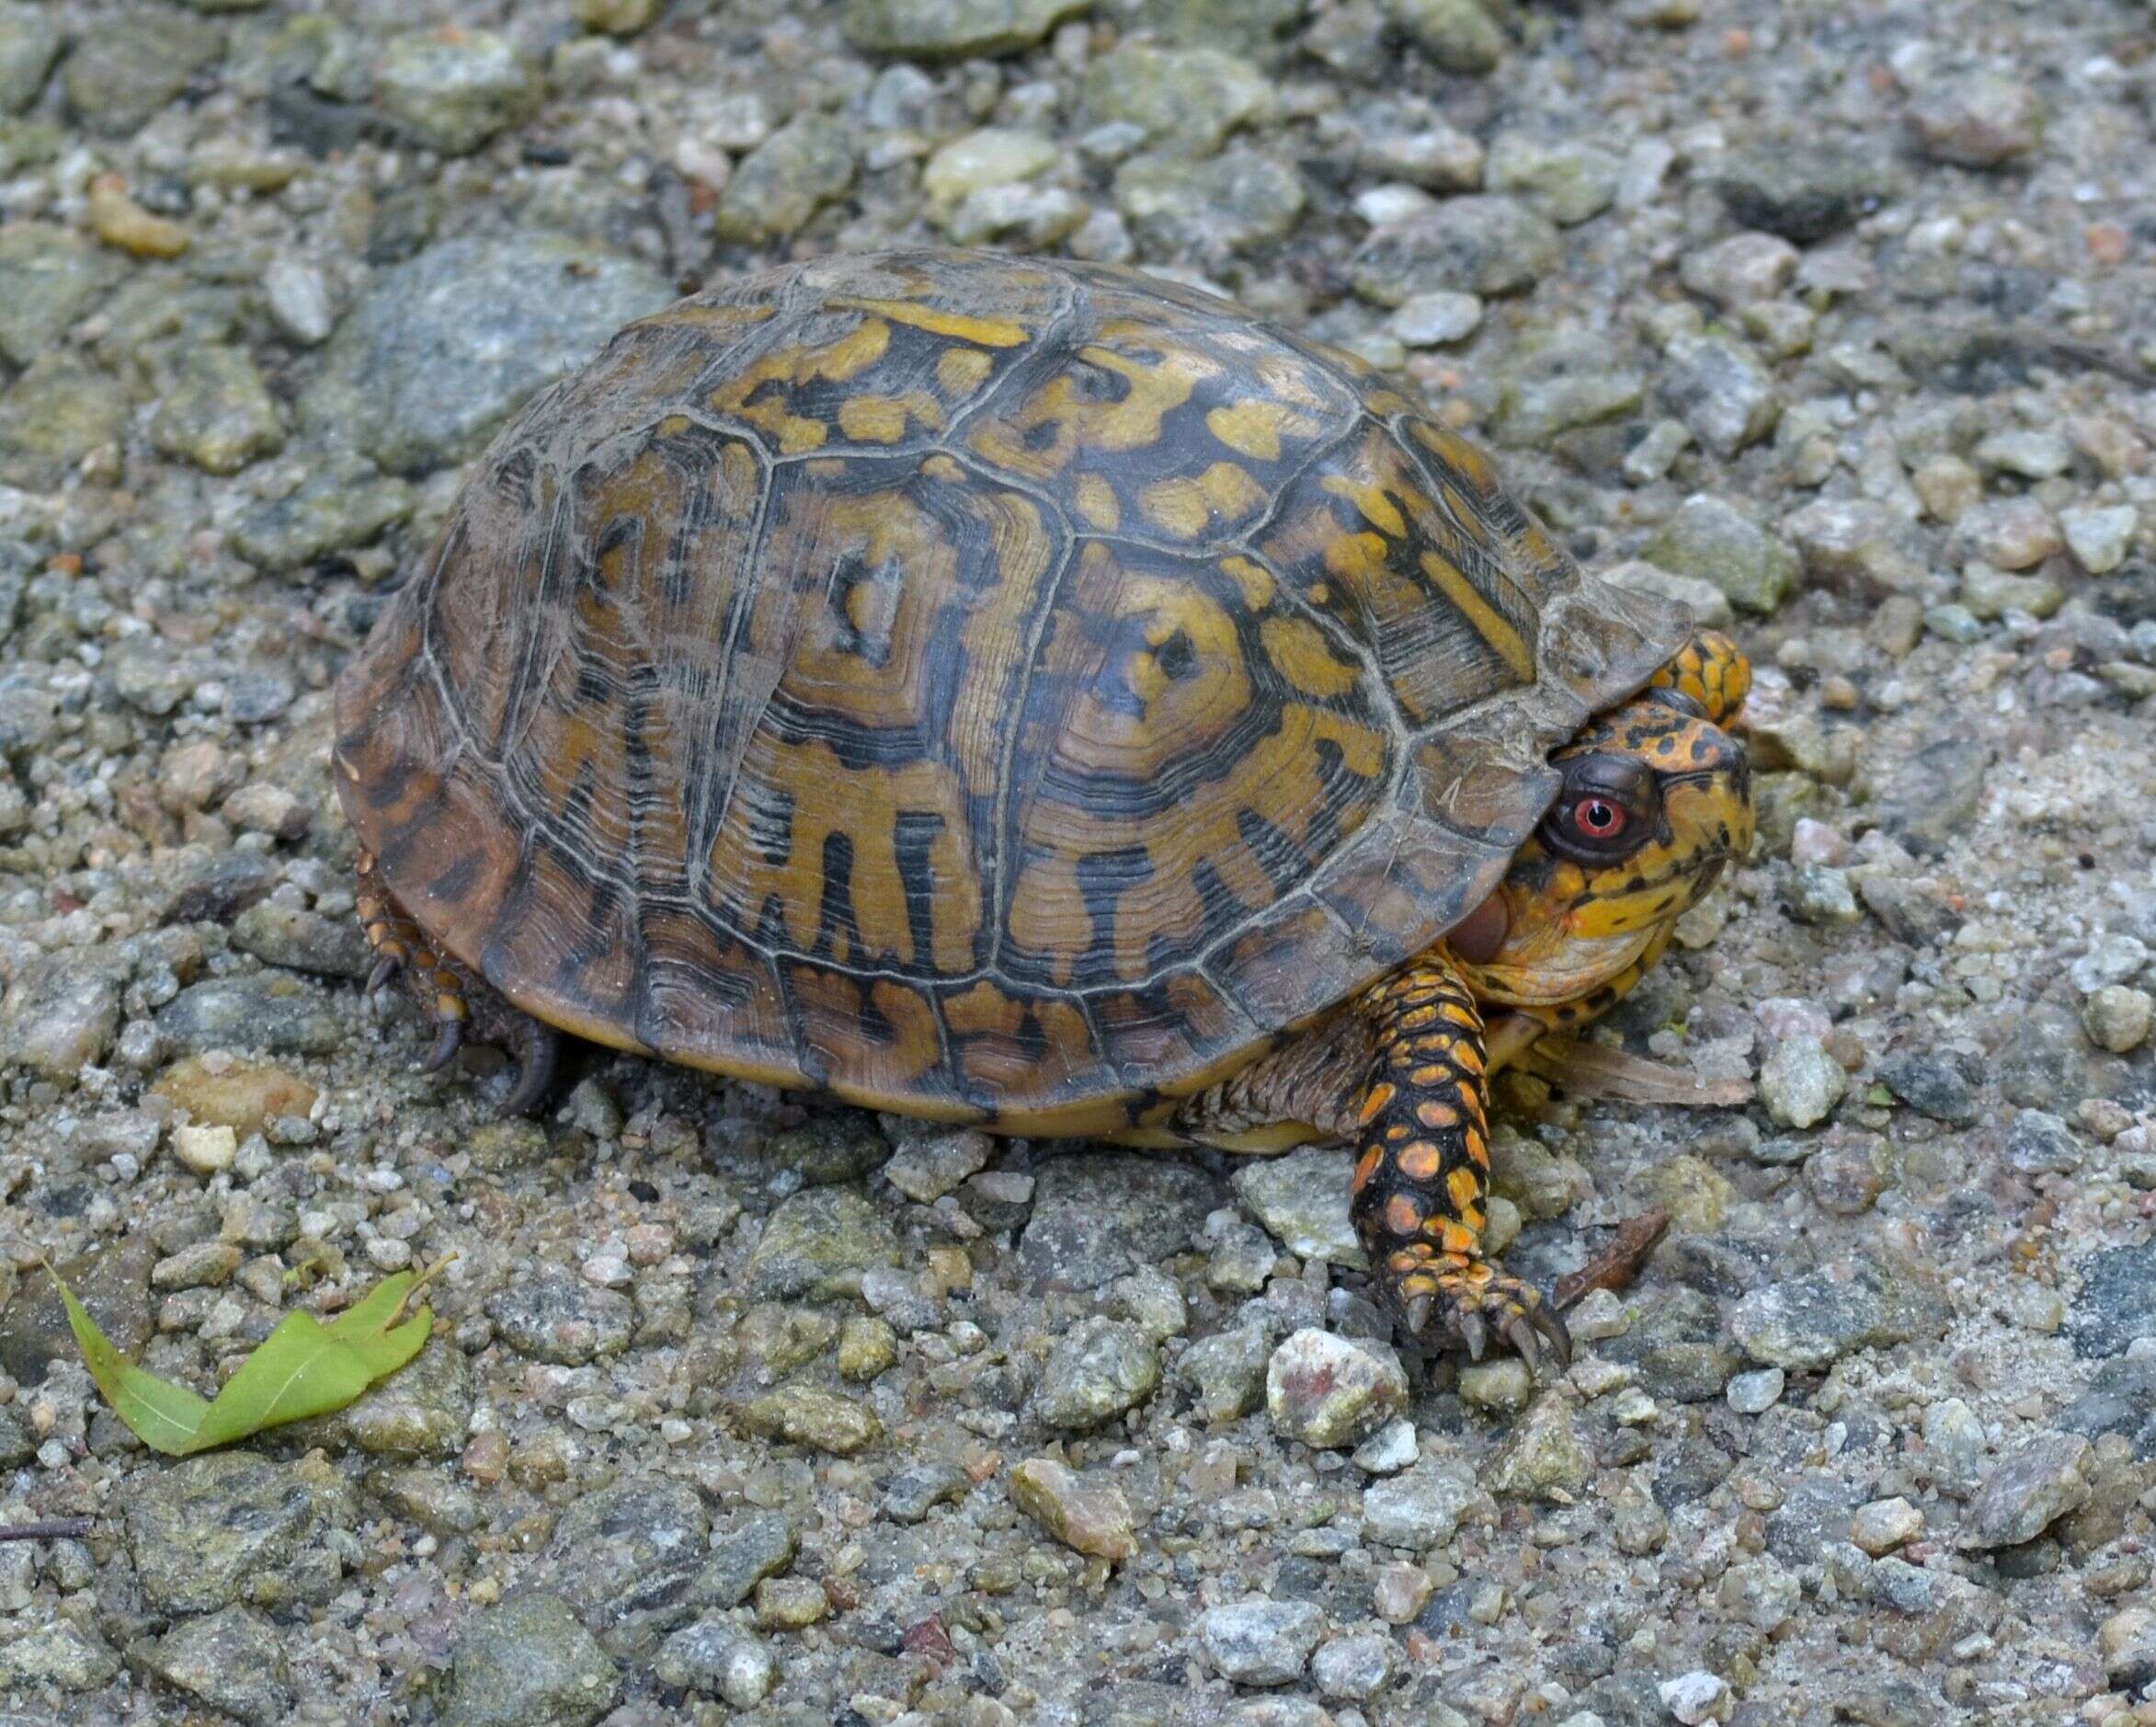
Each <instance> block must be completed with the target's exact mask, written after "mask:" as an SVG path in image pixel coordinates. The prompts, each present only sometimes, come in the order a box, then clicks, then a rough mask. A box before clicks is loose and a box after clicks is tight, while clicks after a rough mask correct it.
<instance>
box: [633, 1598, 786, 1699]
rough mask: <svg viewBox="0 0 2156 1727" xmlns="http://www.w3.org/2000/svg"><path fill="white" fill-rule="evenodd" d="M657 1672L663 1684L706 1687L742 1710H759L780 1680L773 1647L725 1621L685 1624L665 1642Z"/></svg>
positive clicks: (682, 1688) (704, 1689)
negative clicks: (757, 1708)
mask: <svg viewBox="0 0 2156 1727" xmlns="http://www.w3.org/2000/svg"><path fill="white" fill-rule="evenodd" d="M652 1672H653V1674H654V1675H655V1676H656V1678H657V1679H658V1682H659V1683H660V1684H661V1685H663V1686H667V1687H670V1688H672V1689H674V1690H679V1691H702V1692H703V1693H704V1694H706V1695H707V1696H715V1697H718V1698H723V1699H724V1700H725V1701H726V1702H727V1703H730V1704H731V1705H733V1707H734V1708H736V1709H754V1708H755V1707H756V1706H757V1705H758V1704H759V1703H760V1702H762V1701H763V1700H764V1698H767V1697H769V1696H770V1694H771V1692H772V1690H773V1689H774V1688H775V1687H777V1685H778V1683H779V1663H778V1658H777V1657H776V1656H775V1655H773V1654H772V1653H771V1652H770V1648H769V1647H768V1646H766V1645H765V1644H764V1643H763V1642H761V1641H759V1640H758V1639H757V1638H754V1637H750V1636H747V1635H745V1634H744V1633H743V1632H741V1631H740V1630H736V1628H735V1627H734V1626H733V1625H732V1624H731V1623H729V1622H728V1621H727V1620H724V1619H699V1620H698V1621H697V1622H696V1623H695V1624H694V1625H686V1626H683V1627H682V1628H681V1630H678V1631H676V1632H675V1633H674V1634H673V1635H672V1636H671V1637H669V1638H667V1641H666V1642H665V1643H664V1644H662V1645H661V1646H660V1649H659V1653H658V1659H657V1660H656V1662H655V1663H654V1664H653V1665H652Z"/></svg>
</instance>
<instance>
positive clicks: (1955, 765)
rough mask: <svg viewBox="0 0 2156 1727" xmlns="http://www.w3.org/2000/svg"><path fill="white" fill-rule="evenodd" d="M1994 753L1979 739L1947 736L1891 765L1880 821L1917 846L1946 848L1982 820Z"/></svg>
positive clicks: (1881, 790) (1881, 793) (1880, 790)
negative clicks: (1985, 782) (1979, 818)
mask: <svg viewBox="0 0 2156 1727" xmlns="http://www.w3.org/2000/svg"><path fill="white" fill-rule="evenodd" d="M1990 772H1991V750H1990V749H1987V748H1986V747H1985V745H1984V744H1982V743H1981V742H1979V740H1977V739H1976V738H1940V739H1939V740H1937V741H1936V742H1934V743H1930V744H1927V745H1925V746H1924V747H1923V748H1922V749H1919V750H1917V751H1916V752H1915V753H1914V754H1913V755H1911V756H1908V757H1906V758H1904V759H1902V760H1900V761H1898V762H1896V763H1895V764H1894V765H1893V766H1892V767H1891V768H1890V769H1888V772H1887V775H1886V779H1885V783H1883V784H1882V785H1880V786H1878V787H1877V796H1876V798H1875V800H1874V801H1875V805H1876V806H1877V814H1878V818H1879V820H1880V822H1881V823H1882V824H1883V825H1884V826H1885V827H1887V828H1888V829H1890V830H1891V831H1892V832H1893V833H1894V834H1895V835H1896V836H1897V837H1899V839H1900V840H1902V841H1904V842H1905V843H1907V844H1910V845H1911V846H1912V848H1914V849H1916V850H1919V851H1923V852H1938V851H1942V850H1944V849H1945V847H1946V846H1947V845H1949V844H1950V843H1952V841H1955V840H1956V839H1957V838H1959V837H1960V836H1961V835H1963V834H1966V833H1967V832H1968V830H1969V829H1971V828H1972V827H1974V826H1975V825H1976V819H1977V813H1978V811H1979V809H1980V808H1981V807H1982V805H1983V795H1984V781H1985V779H1986V777H1987V775H1988V774H1989V773H1990Z"/></svg>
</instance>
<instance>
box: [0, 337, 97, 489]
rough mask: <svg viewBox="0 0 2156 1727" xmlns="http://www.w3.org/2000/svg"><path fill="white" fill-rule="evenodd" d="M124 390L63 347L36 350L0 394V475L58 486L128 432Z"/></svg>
mask: <svg viewBox="0 0 2156 1727" xmlns="http://www.w3.org/2000/svg"><path fill="white" fill-rule="evenodd" d="M127 414H128V404H127V395H126V393H125V392H124V391H122V390H121V389H120V385H119V384H117V383H114V382H113V380H112V379H111V378H110V377H109V376H108V375H107V374H106V373H105V372H100V371H98V370H97V368H96V367H94V366H89V365H86V364H84V362H83V361H81V360H77V359H76V358H75V357H74V355H72V354H67V353H49V354H40V355H39V356H38V358H37V359H35V360H32V361H31V362H30V364H29V368H28V369H27V370H26V371H25V372H23V374H22V375H21V376H20V377H19V378H17V379H16V381H15V383H13V385H11V386H10V387H9V389H8V391H7V394H6V395H5V396H0V477H7V478H10V479H12V480H14V481H15V482H17V484H20V485H25V486H57V485H59V484H60V483H61V482H62V480H63V478H64V476H65V475H67V473H68V472H69V471H70V470H71V469H73V468H74V467H76V466H77V465H78V464H79V463H82V462H83V460H84V459H85V458H86V457H88V456H91V455H94V454H95V453H97V452H98V451H100V450H117V449H118V447H119V445H120V440H121V439H123V438H124V437H125V436H126V435H127Z"/></svg>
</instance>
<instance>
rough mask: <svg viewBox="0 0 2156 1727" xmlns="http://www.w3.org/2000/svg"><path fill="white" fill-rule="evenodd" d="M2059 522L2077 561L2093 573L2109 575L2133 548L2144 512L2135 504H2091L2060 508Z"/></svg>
mask: <svg viewBox="0 0 2156 1727" xmlns="http://www.w3.org/2000/svg"><path fill="white" fill-rule="evenodd" d="M2140 527H2141V514H2140V511H2139V509H2136V508H2135V507H2134V506H2133V505H2131V504H2114V505H2110V506H2105V505H2090V506H2086V507H2083V508H2082V509H2062V510H2060V511H2059V530H2060V532H2063V533H2064V534H2065V536H2066V547H2067V550H2068V551H2070V552H2071V553H2072V554H2073V557H2074V562H2075V563H2077V564H2079V565H2080V566H2082V568H2083V569H2085V570H2087V571H2088V572H2089V574H2090V575H2092V576H2108V575H2109V574H2110V573H2111V572H2112V571H2113V570H2115V569H2116V568H2117V567H2118V566H2120V565H2121V564H2123V563H2125V562H2126V558H2127V553H2128V552H2130V551H2132V550H2133V543H2134V535H2135V534H2137V533H2139V532H2140Z"/></svg>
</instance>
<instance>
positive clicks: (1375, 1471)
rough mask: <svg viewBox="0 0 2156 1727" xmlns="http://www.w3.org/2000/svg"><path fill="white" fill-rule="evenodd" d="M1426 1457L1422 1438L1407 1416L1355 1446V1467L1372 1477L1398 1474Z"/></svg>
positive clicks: (1397, 1419)
mask: <svg viewBox="0 0 2156 1727" xmlns="http://www.w3.org/2000/svg"><path fill="white" fill-rule="evenodd" d="M1421 1455H1422V1442H1421V1437H1420V1435H1419V1434H1417V1432H1416V1431H1415V1424H1414V1423H1413V1422H1411V1421H1409V1420H1408V1418H1407V1417H1406V1416H1404V1415H1402V1416H1397V1417H1396V1418H1394V1419H1393V1420H1391V1421H1388V1422H1386V1424H1385V1425H1384V1426H1382V1427H1380V1428H1379V1429H1378V1430H1377V1431H1376V1432H1375V1433H1374V1434H1372V1435H1370V1437H1369V1438H1367V1439H1365V1440H1363V1443H1362V1444H1361V1445H1359V1446H1357V1447H1355V1450H1354V1464H1355V1467H1356V1468H1357V1469H1359V1470H1363V1471H1365V1472H1366V1473H1368V1474H1371V1475H1397V1474H1398V1473H1399V1472H1400V1471H1401V1470H1404V1469H1406V1468H1408V1467H1409V1465H1410V1464H1412V1463H1413V1462H1414V1461H1415V1460H1416V1458H1419V1457H1420V1456H1421Z"/></svg>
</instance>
